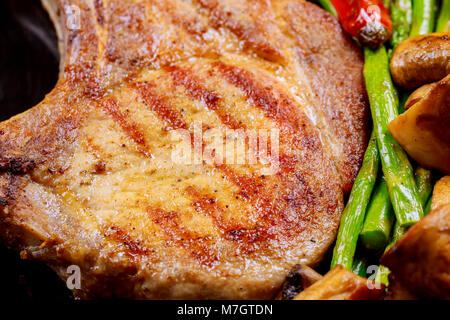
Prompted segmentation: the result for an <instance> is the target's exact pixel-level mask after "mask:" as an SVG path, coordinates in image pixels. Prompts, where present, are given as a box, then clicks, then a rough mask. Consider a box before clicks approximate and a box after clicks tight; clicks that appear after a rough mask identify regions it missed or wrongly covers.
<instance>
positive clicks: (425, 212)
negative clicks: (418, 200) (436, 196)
mask: <svg viewBox="0 0 450 320" xmlns="http://www.w3.org/2000/svg"><path fill="white" fill-rule="evenodd" d="M432 199H433V197H430V199H428V201H427V204H426V206H425V208H424V209H423V213H424V214H426V215H427V214H429V213H430V211H431V201H432Z"/></svg>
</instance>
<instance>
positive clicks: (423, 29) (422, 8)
mask: <svg viewBox="0 0 450 320" xmlns="http://www.w3.org/2000/svg"><path fill="white" fill-rule="evenodd" d="M435 1H436V0H413V21H412V26H411V32H410V34H409V36H410V37H414V36H416V35H419V34H427V33H431V32H433V31H434V23H435V11H434V7H435V5H436V2H435Z"/></svg>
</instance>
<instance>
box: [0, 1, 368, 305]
mask: <svg viewBox="0 0 450 320" xmlns="http://www.w3.org/2000/svg"><path fill="white" fill-rule="evenodd" d="M43 4H44V5H45V7H46V8H47V9H48V11H49V14H50V16H51V18H52V20H53V21H54V23H55V26H56V29H57V32H58V35H59V37H60V43H61V46H60V50H61V56H62V63H61V72H60V79H59V81H58V83H57V85H56V87H55V89H54V90H53V91H52V92H51V93H50V94H48V95H47V97H46V98H45V99H44V101H42V102H41V103H40V104H39V105H37V106H36V107H34V108H32V109H30V110H29V111H27V112H26V113H23V114H20V115H18V116H16V117H14V118H12V119H10V120H8V121H6V122H3V123H1V124H0V200H1V201H0V228H1V230H0V232H1V235H2V239H3V241H4V242H5V243H6V244H7V245H9V246H10V247H13V248H15V249H17V250H22V256H23V257H27V258H29V259H37V260H41V261H45V262H46V263H48V264H49V265H50V266H51V267H52V268H53V269H55V270H56V271H57V272H58V274H59V275H60V276H61V278H63V279H66V278H67V277H68V275H69V274H68V273H67V267H68V266H70V265H78V266H79V267H80V268H81V273H82V278H81V279H82V281H81V288H80V289H76V288H75V289H74V293H75V295H76V296H77V297H80V298H92V297H104V296H119V297H127V298H142V299H151V298H187V299H202V298H225V299H228V298H231V299H246V298H251V299H260V298H261V299H262V298H271V297H274V295H275V294H276V293H277V292H278V290H279V289H280V286H281V284H282V283H283V280H284V278H285V277H286V275H287V274H288V272H289V270H290V269H291V268H292V267H293V266H294V265H295V264H297V263H304V264H306V265H315V264H317V263H318V262H319V261H320V260H321V259H322V257H323V255H324V253H325V252H326V250H327V249H328V248H329V246H330V245H331V244H332V242H333V240H334V237H335V235H336V231H337V228H338V223H339V218H340V214H341V211H342V207H343V195H344V194H345V193H347V192H348V191H349V190H350V188H351V186H352V183H353V180H354V178H355V176H356V174H357V172H358V169H359V166H360V163H361V159H362V156H363V153H364V150H365V147H366V144H367V118H368V110H367V99H366V94H365V89H364V82H363V77H362V66H363V61H362V57H361V53H360V52H359V50H358V48H357V47H356V46H355V45H354V44H353V43H352V41H351V40H350V39H349V38H347V37H346V36H345V35H344V33H343V31H342V30H341V28H340V26H339V24H338V22H337V21H336V19H335V18H334V17H332V16H331V15H329V14H328V13H326V12H325V11H324V10H322V9H320V8H318V7H317V6H316V5H314V4H311V3H307V2H304V1H297V0H296V1H284V0H283V1H267V0H252V1H231V0H230V1H217V0H195V1H194V0H188V1H186V0H184V1H181V0H166V1H160V0H155V1H152V0H146V1H128V0H127V1H126V0H109V1H101V0H96V1H93V0H91V1H88V0H65V1H62V0H44V1H43ZM69 9H70V10H69ZM211 129H217V130H219V131H220V132H229V131H230V130H234V131H232V132H238V131H239V130H241V131H240V132H252V130H253V131H254V132H258V130H265V131H267V132H269V131H271V130H275V131H276V130H278V137H279V139H278V140H279V141H276V142H278V145H279V151H278V154H274V153H271V154H269V156H270V157H269V160H270V159H272V160H273V159H275V158H276V159H277V162H276V164H277V166H276V170H275V171H271V172H269V174H268V173H267V172H266V171H267V170H266V169H267V165H266V164H264V162H262V161H260V160H261V159H260V158H258V157H259V156H258V154H256V151H255V149H254V148H252V147H251V145H250V142H249V141H248V140H249V139H247V140H244V142H246V149H248V152H249V153H251V154H253V155H254V156H255V158H257V160H258V161H256V162H254V163H251V162H249V161H246V162H245V163H238V164H235V163H233V162H232V161H231V162H224V163H220V162H217V161H212V162H211V161H206V160H205V161H200V162H197V163H194V164H192V165H190V164H189V163H187V162H183V163H179V162H177V161H174V158H173V154H174V153H173V152H174V150H175V149H176V147H177V141H178V140H176V139H174V135H173V133H174V132H178V133H184V134H185V136H187V138H188V141H191V138H195V137H197V135H196V134H198V133H199V132H200V133H202V134H204V133H206V132H208V131H209V130H211ZM227 130H228V131H227ZM271 141H272V140H271ZM191 142H192V141H191ZM193 144H194V148H193V149H194V153H195V155H196V156H199V155H201V154H202V151H204V150H202V149H206V148H204V147H205V145H204V144H203V143H202V142H200V145H199V144H198V143H197V144H196V143H193ZM270 150H272V149H270ZM276 156H278V157H276ZM175 160H176V159H175ZM269 162H270V161H269Z"/></svg>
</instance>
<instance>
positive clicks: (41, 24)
mask: <svg viewBox="0 0 450 320" xmlns="http://www.w3.org/2000/svg"><path fill="white" fill-rule="evenodd" d="M58 68H59V53H58V50H57V39H56V34H55V30H54V28H53V24H52V22H51V21H50V19H49V17H48V15H47V13H46V12H45V10H44V9H43V8H42V6H41V4H40V1H39V0H0V121H3V120H6V119H9V118H10V117H12V116H14V115H16V114H18V113H21V112H23V111H25V110H27V109H29V108H30V107H33V106H34V105H36V104H37V103H39V102H40V101H41V100H42V99H43V98H44V96H45V95H46V94H47V93H49V92H50V91H51V89H52V88H53V86H54V85H55V83H56V81H57V78H58ZM69 298H70V293H69V291H68V290H67V289H66V288H65V286H64V283H63V282H62V281H61V280H59V278H58V277H57V276H56V274H55V273H54V272H53V271H52V270H50V269H49V268H48V267H46V266H45V265H44V264H42V263H39V262H33V261H21V260H20V258H19V254H18V253H17V252H14V251H10V250H8V249H6V248H5V247H3V246H1V245H0V300H4V299H14V300H31V299H32V300H40V299H62V300H65V299H69Z"/></svg>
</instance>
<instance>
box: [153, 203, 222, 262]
mask: <svg viewBox="0 0 450 320" xmlns="http://www.w3.org/2000/svg"><path fill="white" fill-rule="evenodd" d="M147 212H148V215H149V216H150V218H151V219H152V222H153V223H155V224H157V225H159V226H160V227H161V229H162V230H163V232H164V233H165V234H166V236H167V237H168V239H170V240H169V241H170V242H174V243H175V244H177V245H178V246H181V247H182V248H183V249H184V250H185V251H186V252H187V253H189V254H190V255H191V256H192V257H193V258H194V259H196V260H197V261H198V262H199V263H200V264H201V265H204V266H206V267H211V266H212V265H214V264H215V263H216V262H218V261H219V258H218V256H217V255H216V253H214V251H213V250H212V249H210V248H209V246H208V244H207V241H208V237H195V236H194V235H193V234H192V233H191V232H189V231H188V230H186V229H185V228H184V227H183V226H182V225H180V224H179V223H178V222H177V217H178V213H177V212H166V211H164V210H162V209H160V208H149V209H148V210H147Z"/></svg>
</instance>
